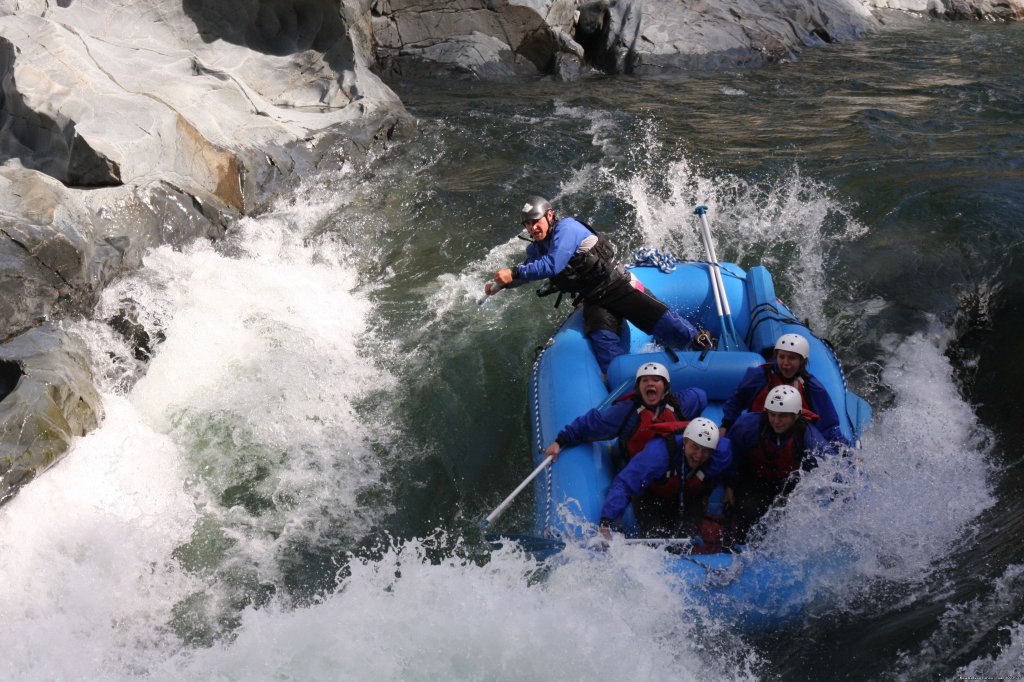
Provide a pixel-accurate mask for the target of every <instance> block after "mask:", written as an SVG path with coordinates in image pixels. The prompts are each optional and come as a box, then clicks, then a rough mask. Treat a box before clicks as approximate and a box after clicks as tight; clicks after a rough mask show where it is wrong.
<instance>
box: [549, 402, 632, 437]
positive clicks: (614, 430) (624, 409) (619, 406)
mask: <svg viewBox="0 0 1024 682" xmlns="http://www.w3.org/2000/svg"><path fill="white" fill-rule="evenodd" d="M632 409H633V401H632V400H625V401H623V402H621V403H613V404H611V405H609V406H608V407H605V408H603V409H600V410H599V409H597V408H596V407H595V408H594V409H592V410H590V411H589V412H586V413H585V414H583V415H581V416H579V417H577V418H576V419H573V420H572V422H570V423H569V425H568V426H566V427H565V428H564V429H562V431H561V433H559V434H558V438H559V440H560V441H562V442H563V443H564V444H565V445H575V444H576V443H590V442H593V441H595V440H608V439H609V438H615V437H616V436H618V435H619V430H620V429H621V428H622V423H623V422H624V421H625V420H626V415H627V414H628V413H629V411H630V410H632Z"/></svg>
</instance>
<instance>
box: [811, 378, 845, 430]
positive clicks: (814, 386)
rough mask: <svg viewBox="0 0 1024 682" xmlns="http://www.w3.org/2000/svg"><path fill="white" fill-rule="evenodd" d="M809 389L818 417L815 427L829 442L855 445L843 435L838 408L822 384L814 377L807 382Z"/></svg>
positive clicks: (812, 406)
mask: <svg viewBox="0 0 1024 682" xmlns="http://www.w3.org/2000/svg"><path fill="white" fill-rule="evenodd" d="M807 388H808V391H809V393H810V394H811V395H810V398H811V409H812V410H813V411H814V413H815V414H817V415H818V423H817V424H815V426H817V427H818V430H819V431H821V434H822V435H823V436H825V438H827V439H828V440H833V441H838V442H840V443H842V444H844V445H853V443H851V442H850V441H849V440H847V438H846V436H844V435H843V429H842V427H841V426H839V414H838V413H837V412H836V406H835V405H834V404H833V403H832V398H831V396H829V394H828V391H827V390H826V389H825V387H824V386H823V385H822V383H821V382H820V381H818V380H817V379H816V378H814V377H813V376H812V377H811V378H810V381H808V382H807Z"/></svg>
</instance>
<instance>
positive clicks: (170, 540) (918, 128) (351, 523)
mask: <svg viewBox="0 0 1024 682" xmlns="http://www.w3.org/2000/svg"><path fill="white" fill-rule="evenodd" d="M897 24H898V25H893V26H890V27H889V28H887V29H886V30H885V31H883V32H882V33H881V34H879V35H876V36H874V37H872V38H870V39H868V40H865V41H863V42H860V43H855V44H846V45H838V46H828V47H823V48H818V49H814V50H810V51H807V52H806V53H804V54H803V55H802V56H801V59H800V60H799V61H797V62H793V63H784V64H780V65H776V66H772V67H767V68H763V69H757V70H749V71H724V72H716V73H708V74H686V75H676V76H672V77H665V78H662V79H656V78H649V79H637V78H627V77H601V78H593V79H589V80H586V81H582V82H579V83H573V84H561V83H551V82H539V83H531V84H527V85H509V84H501V85H494V84H491V85H486V84H467V83H445V84H438V83H406V82H399V83H395V84H394V87H395V88H396V90H397V91H398V92H399V94H400V95H401V96H402V98H403V100H404V101H405V102H406V103H407V106H408V107H409V109H410V111H412V112H413V114H414V115H415V116H416V117H417V118H418V119H419V121H420V126H421V130H422V134H421V135H418V136H416V137H415V138H414V139H411V140H404V141H401V142H396V143H393V144H391V145H390V146H389V148H387V149H383V150H379V151H378V152H376V153H375V154H374V156H373V157H372V158H370V159H368V160H367V161H366V162H365V163H359V164H350V163H341V164H338V167H337V169H336V170H333V171H324V172H323V173H322V174H320V175H317V176H315V177H308V178H303V179H302V182H301V183H300V184H299V186H298V187H296V188H295V190H294V191H293V192H290V193H289V196H288V197H287V198H286V199H283V200H282V201H280V202H279V203H278V204H277V205H276V206H275V207H274V208H273V209H272V210H271V211H269V212H268V213H267V214H265V215H263V216H260V217H258V218H253V219H246V220H244V221H243V222H242V223H241V224H240V225H239V227H238V229H237V230H236V231H235V232H234V233H233V234H232V235H231V236H230V237H229V238H228V239H226V240H225V241H224V242H222V243H219V244H216V245H210V244H207V243H199V244H196V245H194V246H193V247H192V248H189V249H187V250H184V251H177V252H176V251H172V250H170V249H157V250H155V251H153V252H152V253H150V254H149V256H148V257H147V259H146V264H145V267H144V268H143V269H142V270H141V271H140V272H138V273H137V274H136V275H134V276H132V277H129V278H127V279H125V280H124V281H122V282H119V283H118V284H117V285H116V286H114V287H112V288H111V289H110V290H109V291H107V292H106V296H105V298H104V301H103V302H102V303H101V305H100V307H99V309H98V310H97V314H96V318H97V319H103V318H104V317H105V316H107V315H109V314H110V313H111V311H113V310H115V309H116V308H117V306H118V305H119V302H120V301H122V300H123V299H131V300H133V301H135V302H136V304H137V305H138V308H139V310H140V312H141V315H142V319H143V322H144V323H145V325H146V326H147V328H148V329H149V331H150V332H151V333H153V334H160V335H161V337H160V338H162V339H163V340H162V342H161V343H160V344H159V345H158V346H157V348H156V352H155V357H154V358H153V359H152V360H151V361H150V362H148V363H147V364H145V365H143V364H141V363H139V362H138V361H137V360H135V359H134V357H133V355H132V353H131V351H130V350H129V349H128V348H126V347H124V345H123V343H122V342H121V341H119V339H118V338H117V337H116V336H115V335H114V334H113V333H112V332H111V331H110V330H109V328H108V327H106V326H105V325H103V324H101V323H98V322H88V321H83V322H76V323H72V324H69V328H71V329H72V331H74V332H75V333H77V334H80V335H81V336H83V337H84V338H85V339H87V341H88V343H89V344H90V347H91V348H92V349H93V351H94V362H95V365H96V370H97V372H98V373H99V375H100V376H101V378H102V385H103V390H104V405H105V410H106V417H105V420H104V422H103V424H102V426H101V427H100V428H99V429H97V430H96V431H95V432H94V433H92V434H90V435H88V436H87V437H85V438H82V439H81V440H80V441H79V442H78V443H77V444H76V446H75V447H74V448H73V450H72V451H71V453H70V454H69V455H68V457H67V458H66V459H65V460H63V461H62V462H61V463H60V464H59V465H58V466H56V467H54V468H53V469H52V470H50V471H48V472H47V473H46V474H45V475H43V476H41V477H40V478H39V479H38V480H36V481H35V482H33V483H32V484H31V485H29V486H28V487H27V488H25V489H24V490H23V491H22V492H21V493H20V494H19V495H18V496H17V497H16V498H15V499H14V500H13V501H12V502H11V503H9V504H7V505H6V506H4V507H3V508H2V509H0V576H2V580H3V584H4V585H5V587H4V590H3V591H2V593H0V615H2V617H0V641H2V642H3V643H4V654H5V655H4V656H3V657H0V673H2V675H3V677H5V678H7V679H28V680H51V679H100V678H103V679H140V678H148V679H157V680H176V679H211V680H213V679H217V680H250V679H303V680H305V679H343V680H440V679H444V680H524V679H533V680H548V679H573V680H575V679H578V680H617V679H627V678H634V679H651V680H660V679H665V680H668V679H673V680H679V679H684V680H686V679H699V680H769V679H771V680H774V679H779V680H819V679H846V680H877V679H888V680H933V679H957V678H958V677H971V676H974V677H978V676H986V675H989V676H1000V675H1001V676H1004V677H1008V676H1015V675H1016V676H1018V677H1019V676H1020V675H1022V674H1024V549H1022V547H1021V539H1022V537H1024V501H1022V499H1021V498H1020V496H1019V494H1018V492H1017V491H1019V490H1020V487H1021V485H1022V483H1024V475H1022V471H1021V462H1022V456H1021V448H1020V447H1019V445H1018V443H1019V442H1020V438H1021V437H1022V436H1024V427H1022V425H1021V421H1020V420H1019V419H1017V418H1016V410H1015V409H1014V402H1015V401H1014V399H1013V398H1012V395H1013V391H1014V390H1016V389H1017V388H1018V387H1019V385H1020V383H1021V380H1022V374H1024V365H1022V364H1021V363H1020V362H1019V361H1018V360H1017V359H1016V358H1015V357H1014V356H1013V353H1014V352H1015V349H1016V348H1018V347H1019V342H1018V341H1017V340H1018V339H1019V334H1020V332H1021V331H1022V329H1021V326H1022V324H1024V323H1022V322H1021V320H1020V316H1019V314H1018V313H1019V310H1020V306H1021V301H1024V276H1022V275H1021V274H1019V273H1018V272H1017V267H1018V265H1019V264H1020V262H1021V259H1022V257H1024V245H1022V233H1024V167H1022V159H1024V156H1022V154H1021V151H1022V149H1024V77H1022V75H1021V70H1020V64H1021V63H1022V62H1024V26H1021V25H1015V26H999V25H990V24H950V23H933V22H928V21H914V20H907V21H901V22H897ZM533 193H541V194H545V195H548V196H549V197H550V198H552V199H553V200H554V201H555V203H556V205H557V207H558V208H559V209H560V210H561V211H562V212H563V213H566V214H574V215H577V216H580V217H582V218H584V219H585V220H587V222H589V223H591V224H592V225H594V226H595V227H597V228H598V229H599V230H603V231H604V232H605V233H606V234H607V235H608V236H609V237H610V238H611V239H612V241H613V242H614V243H615V244H616V245H617V247H618V248H619V250H620V253H623V254H626V253H628V252H629V251H630V250H631V249H634V248H637V247H640V246H644V245H650V246H657V247H659V248H663V249H669V250H671V252H672V253H673V254H675V255H677V256H680V257H691V258H699V257H700V256H701V252H700V249H699V247H698V243H697V239H696V233H695V230H694V221H693V217H692V209H693V207H694V206H695V205H697V204H707V205H708V206H709V207H710V213H709V217H710V220H711V224H712V229H713V231H714V233H715V237H716V241H717V244H718V252H719V256H720V257H721V258H722V259H723V260H728V261H734V262H738V263H740V264H741V265H744V266H746V267H749V266H752V265H755V264H758V263H764V264H765V265H767V266H768V267H769V268H770V269H771V270H772V271H773V273H774V275H775V281H776V286H777V289H778V291H779V293H780V295H781V297H782V298H783V299H784V300H785V301H786V302H787V303H788V304H789V305H790V307H792V308H793V309H794V310H796V312H797V313H798V314H799V315H800V316H802V317H806V318H807V319H809V320H810V322H811V325H812V327H813V328H814V329H815V330H816V332H817V333H818V334H819V335H821V336H826V337H828V338H830V339H831V340H832V341H833V342H834V343H835V345H836V347H837V349H838V352H839V355H840V357H841V358H842V359H843V360H844V363H845V366H846V369H847V373H848V376H849V379H850V382H851V384H852V387H853V388H854V389H855V390H857V391H858V392H859V393H861V394H862V395H864V396H865V397H866V398H867V399H868V400H869V401H870V402H871V403H872V406H873V407H874V410H875V417H876V418H875V424H874V426H873V428H872V429H871V430H870V431H869V433H868V434H867V436H866V437H865V439H864V448H863V451H862V452H861V453H860V456H861V457H862V460H863V469H864V470H865V472H866V474H867V477H866V479H865V482H864V483H863V484H862V488H861V489H860V490H859V491H858V495H857V497H856V500H855V502H854V503H853V504H851V505H850V506H849V507H848V508H847V509H846V511H845V512H844V516H843V517H841V518H836V517H828V516H825V517H822V516H821V514H822V512H821V510H820V509H819V508H817V507H816V505H807V506H802V505H801V504H799V503H798V502H799V498H796V499H797V502H795V503H794V504H793V505H791V506H792V509H791V510H790V511H789V512H788V514H787V516H786V518H785V519H783V522H782V525H781V526H780V528H779V529H778V530H777V532H776V536H775V537H776V540H777V542H779V543H783V545H782V546H787V547H792V548H793V551H800V550H799V548H800V547H804V546H808V547H822V546H824V547H828V546H836V545H837V544H838V543H840V542H841V543H842V544H843V546H845V547H851V548H853V550H854V551H855V552H856V555H857V556H858V560H857V562H856V566H855V568H854V569H853V570H852V572H851V573H850V574H848V575H845V576H843V579H842V581H841V582H837V583H836V584H834V585H830V586H827V587H828V589H827V590H826V591H825V592H826V593H827V595H828V596H827V597H825V598H823V599H822V600H821V601H820V602H819V603H816V604H815V605H814V606H813V607H812V608H811V609H810V610H809V612H808V615H807V620H806V622H804V623H803V624H801V625H799V626H794V627H793V628H790V629H787V630H785V631H780V632H774V633H759V634H750V633H744V632H740V631H737V630H736V629H734V628H732V627H731V626H730V625H729V624H728V623H722V622H718V621H716V620H715V619H714V618H713V617H708V616H707V614H704V613H701V612H700V611H699V610H698V609H697V607H695V606H693V605H692V604H688V603H687V600H686V599H680V598H679V596H678V595H676V594H674V593H673V592H672V586H671V585H669V584H667V582H668V579H667V578H665V577H664V576H663V575H661V573H660V571H659V567H658V558H657V554H656V553H655V552H652V551H651V550H648V549H646V548H641V547H635V546H628V547H627V546H622V547H620V546H613V547H612V548H611V549H610V551H609V552H608V553H606V554H604V555H602V556H601V557H599V558H593V557H588V556H579V557H578V559H579V560H578V561H572V562H568V563H566V564H563V565H558V566H555V567H551V568H549V569H547V570H545V571H543V572H541V573H540V574H538V572H537V567H536V565H535V563H534V562H533V561H532V560H531V558H530V557H529V556H524V555H522V554H520V553H518V552H515V551H511V550H502V551H499V552H495V553H488V552H487V551H486V550H485V549H484V548H483V547H482V545H481V544H480V538H479V534H478V533H477V532H476V531H475V530H474V524H475V522H476V520H478V519H479V518H481V517H482V516H484V515H485V514H486V513H487V512H489V511H490V510H491V509H492V508H493V507H494V506H495V505H496V504H497V503H498V502H499V501H500V500H501V499H502V498H503V497H504V496H505V494H507V493H508V492H509V491H510V490H511V489H512V488H513V487H514V486H515V485H516V483H518V481H520V480H521V479H522V478H523V477H524V476H525V475H526V474H527V473H528V472H529V471H530V470H531V469H532V459H531V455H530V452H529V447H530V446H529V419H528V415H527V408H526V403H527V376H528V371H529V368H530V364H531V361H532V358H533V355H534V352H535V351H534V349H535V347H536V346H537V345H539V344H540V343H542V342H543V341H544V340H545V339H546V338H547V335H548V334H550V332H551V331H552V330H553V329H554V328H555V326H556V325H557V324H558V323H559V322H560V321H561V320H562V319H564V317H565V315H566V314H567V313H568V311H567V310H566V309H565V307H564V306H563V308H561V309H555V308H553V307H552V306H551V303H550V301H551V299H543V300H539V299H537V298H536V297H534V296H533V295H532V294H530V293H529V292H528V291H526V290H519V291H515V292H503V293H502V294H500V295H499V296H497V297H494V298H493V299H491V300H490V301H488V303H487V304H486V305H484V306H478V305H477V302H476V301H477V298H478V296H479V294H480V290H481V287H482V285H483V283H484V282H485V281H486V279H487V277H488V276H489V273H491V272H493V271H494V270H495V269H497V268H499V267H501V266H504V265H507V264H510V263H512V262H514V261H515V260H516V259H517V258H518V257H520V254H521V251H522V247H523V242H521V241H519V240H517V239H516V233H517V232H518V227H517V212H518V207H519V206H520V204H521V201H522V198H523V197H524V196H525V195H527V194H533ZM530 503H531V501H530V499H529V493H527V494H525V496H524V497H523V499H521V500H518V501H517V503H516V504H515V505H514V506H513V507H512V508H511V510H510V511H509V512H508V513H507V514H506V515H505V517H503V518H502V520H501V521H500V522H499V524H498V527H499V528H500V529H502V530H505V531H508V532H528V531H529V530H530V526H531V518H532V513H531V507H530ZM580 553H581V554H582V555H587V552H585V551H583V550H580Z"/></svg>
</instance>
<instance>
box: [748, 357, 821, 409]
mask: <svg viewBox="0 0 1024 682" xmlns="http://www.w3.org/2000/svg"><path fill="white" fill-rule="evenodd" d="M761 369H763V370H764V378H765V381H766V382H767V383H766V384H765V385H764V388H762V389H761V392H760V393H758V394H757V395H756V396H754V402H753V403H751V405H750V411H751V412H761V411H763V410H764V401H765V398H767V397H768V391H770V390H772V389H773V388H775V387H776V386H792V387H793V388H795V389H796V390H798V391H800V399H801V400H803V403H804V409H805V410H810V409H812V408H811V403H810V401H808V400H807V392H806V391H804V383H805V379H804V376H803V373H798V374H797V375H796V376H795V377H793V379H792V380H791V381H786V380H785V379H783V378H782V375H781V374H779V373H778V372H777V371H775V365H774V364H773V363H771V362H769V363H766V364H764V365H761Z"/></svg>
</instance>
